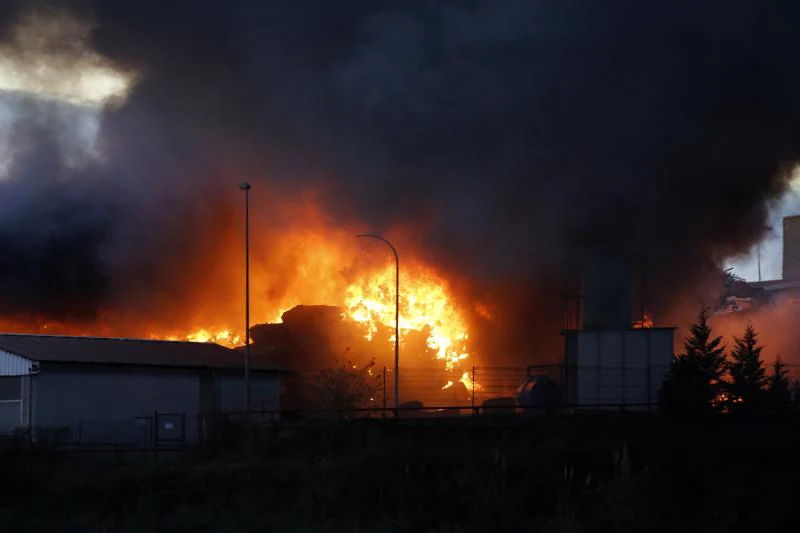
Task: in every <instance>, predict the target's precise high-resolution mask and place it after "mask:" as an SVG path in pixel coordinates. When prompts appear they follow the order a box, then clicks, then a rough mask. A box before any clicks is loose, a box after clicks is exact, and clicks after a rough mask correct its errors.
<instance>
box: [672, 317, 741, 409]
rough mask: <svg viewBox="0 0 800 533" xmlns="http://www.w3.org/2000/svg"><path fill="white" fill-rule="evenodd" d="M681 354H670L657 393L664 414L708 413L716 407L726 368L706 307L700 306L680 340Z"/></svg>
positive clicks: (722, 352) (720, 395) (722, 348)
mask: <svg viewBox="0 0 800 533" xmlns="http://www.w3.org/2000/svg"><path fill="white" fill-rule="evenodd" d="M683 345H684V353H682V354H680V355H678V356H676V357H673V358H672V364H671V365H670V369H669V372H668V373H667V376H666V378H665V380H664V384H663V385H662V388H661V394H660V395H659V401H660V404H661V410H662V412H664V413H665V414H672V415H684V416H685V415H693V414H698V415H702V414H709V413H713V412H715V411H717V410H719V409H720V407H721V399H722V393H723V392H724V389H723V387H724V385H725V384H724V382H723V381H722V377H723V374H724V373H725V370H726V360H725V346H724V345H723V344H722V337H712V336H711V327H710V326H709V325H708V308H703V309H702V310H701V311H700V313H699V315H698V320H697V323H696V324H695V325H693V326H692V331H691V335H690V336H689V337H688V338H687V339H686V340H685V341H684V344H683Z"/></svg>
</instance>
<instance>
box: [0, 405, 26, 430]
mask: <svg viewBox="0 0 800 533" xmlns="http://www.w3.org/2000/svg"><path fill="white" fill-rule="evenodd" d="M21 425H22V405H21V404H20V402H18V401H17V402H13V401H12V402H8V401H5V402H4V401H0V434H2V433H5V434H8V433H13V432H14V430H16V429H17V428H18V427H20V426H21Z"/></svg>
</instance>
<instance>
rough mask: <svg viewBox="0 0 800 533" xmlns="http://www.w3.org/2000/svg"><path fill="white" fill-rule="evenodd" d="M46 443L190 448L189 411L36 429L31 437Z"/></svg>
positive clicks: (109, 447)
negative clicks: (188, 434) (187, 422)
mask: <svg viewBox="0 0 800 533" xmlns="http://www.w3.org/2000/svg"><path fill="white" fill-rule="evenodd" d="M28 438H30V439H32V440H33V441H34V442H37V443H39V444H40V445H43V446H50V447H55V448H60V449H71V450H78V451H80V450H91V451H98V450H99V451H103V450H123V449H129V450H139V451H151V452H157V451H169V450H180V449H184V448H185V447H186V442H187V425H186V414H185V413H160V412H154V413H153V414H152V415H151V416H143V417H135V418H131V419H130V420H114V421H108V420H106V421H104V420H89V421H79V422H76V423H73V424H69V425H65V426H59V427H40V428H34V429H33V430H32V431H31V432H30V435H29V437H28Z"/></svg>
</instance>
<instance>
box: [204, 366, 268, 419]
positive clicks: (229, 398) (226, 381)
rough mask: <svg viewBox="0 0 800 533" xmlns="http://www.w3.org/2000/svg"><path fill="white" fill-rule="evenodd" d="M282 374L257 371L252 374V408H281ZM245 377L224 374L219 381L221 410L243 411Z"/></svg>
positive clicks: (254, 409) (266, 409) (218, 397)
mask: <svg viewBox="0 0 800 533" xmlns="http://www.w3.org/2000/svg"><path fill="white" fill-rule="evenodd" d="M279 398H280V376H279V375H278V374H267V373H258V372H255V373H253V374H251V376H250V408H251V410H253V411H273V410H277V409H278V408H279V404H278V399H279ZM244 400H245V393H244V379H243V378H242V377H241V376H240V375H231V374H223V375H221V376H220V377H219V379H218V381H217V406H218V408H219V410H221V411H243V410H244V408H245V405H244V404H245V401H244Z"/></svg>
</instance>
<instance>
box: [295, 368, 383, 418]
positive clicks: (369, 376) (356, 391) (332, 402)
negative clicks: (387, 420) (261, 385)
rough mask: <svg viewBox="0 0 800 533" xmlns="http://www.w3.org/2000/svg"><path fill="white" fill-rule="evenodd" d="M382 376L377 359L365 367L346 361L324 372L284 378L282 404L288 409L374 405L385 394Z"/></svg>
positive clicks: (330, 408) (342, 408)
mask: <svg viewBox="0 0 800 533" xmlns="http://www.w3.org/2000/svg"><path fill="white" fill-rule="evenodd" d="M381 378H382V376H381V375H380V373H379V372H377V371H376V370H375V361H374V360H372V361H370V362H369V363H368V364H366V365H363V366H358V365H356V364H354V363H352V362H351V361H345V362H343V363H339V364H337V365H334V366H331V367H330V368H326V369H324V370H321V371H316V372H308V373H298V374H295V375H294V376H290V377H289V378H288V379H286V380H284V394H283V395H282V398H281V400H282V401H281V404H282V405H283V406H284V407H285V409H286V410H288V411H293V410H308V409H324V410H342V411H346V410H352V409H359V408H363V407H371V406H374V405H375V402H376V398H378V397H379V395H380V394H381V391H382V386H383V381H382V379H381Z"/></svg>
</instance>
